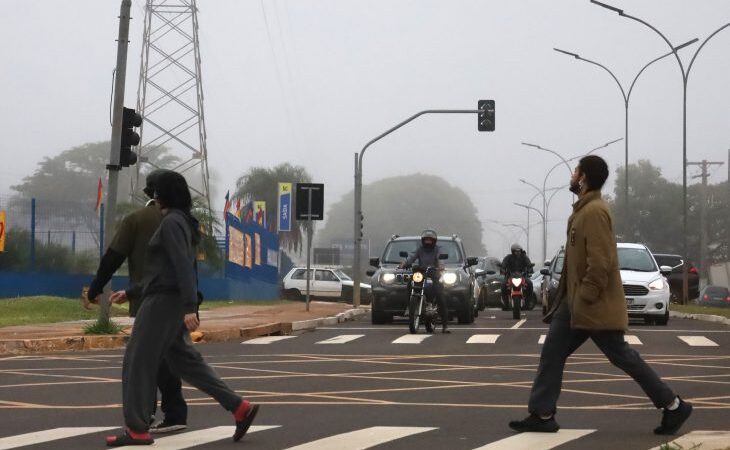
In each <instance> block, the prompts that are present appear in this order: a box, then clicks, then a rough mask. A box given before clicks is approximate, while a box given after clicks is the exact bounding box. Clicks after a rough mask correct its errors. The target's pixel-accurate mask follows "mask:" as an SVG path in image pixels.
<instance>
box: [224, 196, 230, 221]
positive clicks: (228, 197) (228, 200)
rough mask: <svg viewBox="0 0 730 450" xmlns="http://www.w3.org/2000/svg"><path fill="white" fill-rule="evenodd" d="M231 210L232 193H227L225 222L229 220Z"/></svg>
mask: <svg viewBox="0 0 730 450" xmlns="http://www.w3.org/2000/svg"><path fill="white" fill-rule="evenodd" d="M229 209H231V191H226V206H224V207H223V220H227V219H228V217H227V216H228V210H229Z"/></svg>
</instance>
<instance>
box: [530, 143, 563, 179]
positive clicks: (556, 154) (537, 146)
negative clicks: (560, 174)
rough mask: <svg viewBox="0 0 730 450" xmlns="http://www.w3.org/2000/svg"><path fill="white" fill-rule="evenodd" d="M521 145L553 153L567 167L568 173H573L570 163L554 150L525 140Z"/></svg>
mask: <svg viewBox="0 0 730 450" xmlns="http://www.w3.org/2000/svg"><path fill="white" fill-rule="evenodd" d="M522 145H526V146H528V147H534V148H536V149H538V150H542V151H545V152H550V153H552V154H553V155H555V156H557V157H558V158H560V160H561V161H563V164H565V167H567V168H568V173H570V174H571V175H573V170H572V169H571V168H570V164H568V161H567V160H566V159H565V158H563V155H561V154H560V153H558V152H556V151H555V150H550V149H549V148H545V147H541V146H539V145H537V144H529V143H527V142H523V143H522Z"/></svg>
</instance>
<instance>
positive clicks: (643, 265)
mask: <svg viewBox="0 0 730 450" xmlns="http://www.w3.org/2000/svg"><path fill="white" fill-rule="evenodd" d="M618 266H619V268H620V269H621V270H633V271H635V272H656V271H658V270H659V269H657V267H656V264H654V259H653V258H652V257H651V254H650V253H649V252H648V251H647V250H646V249H643V248H619V249H618Z"/></svg>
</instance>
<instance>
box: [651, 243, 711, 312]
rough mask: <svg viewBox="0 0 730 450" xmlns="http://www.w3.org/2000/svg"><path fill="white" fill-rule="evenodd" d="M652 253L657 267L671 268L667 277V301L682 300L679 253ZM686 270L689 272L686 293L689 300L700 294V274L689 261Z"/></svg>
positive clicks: (682, 259) (682, 267)
mask: <svg viewBox="0 0 730 450" xmlns="http://www.w3.org/2000/svg"><path fill="white" fill-rule="evenodd" d="M653 255H654V259H656V263H657V265H658V266H659V267H661V266H669V267H671V268H672V273H671V274H670V275H669V276H668V277H667V281H669V301H671V302H672V303H680V302H681V301H682V276H683V275H682V271H683V270H684V258H683V257H682V256H680V255H667V254H664V253H654V254H653ZM687 270H688V272H689V273H688V283H689V284H688V290H687V293H688V296H689V300H694V299H696V298H697V297H699V296H700V275H699V274H698V273H697V269H696V268H695V266H693V265H692V264H691V263H690V264H689V268H688V269H687Z"/></svg>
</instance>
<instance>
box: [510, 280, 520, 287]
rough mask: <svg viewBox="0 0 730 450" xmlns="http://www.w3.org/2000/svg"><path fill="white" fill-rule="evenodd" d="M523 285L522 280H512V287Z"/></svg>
mask: <svg viewBox="0 0 730 450" xmlns="http://www.w3.org/2000/svg"><path fill="white" fill-rule="evenodd" d="M521 284H522V278H512V286H514V287H520V285H521Z"/></svg>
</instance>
